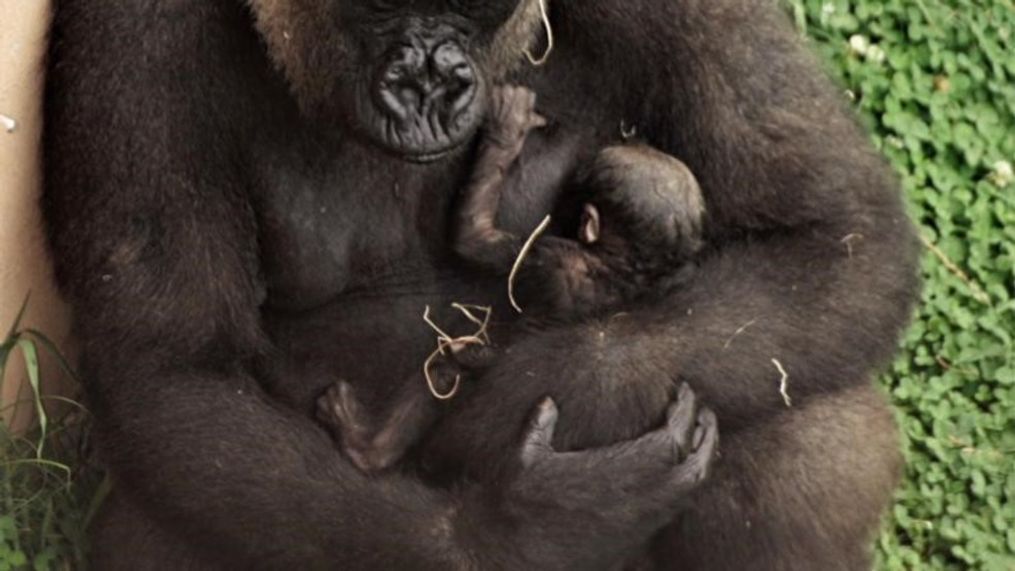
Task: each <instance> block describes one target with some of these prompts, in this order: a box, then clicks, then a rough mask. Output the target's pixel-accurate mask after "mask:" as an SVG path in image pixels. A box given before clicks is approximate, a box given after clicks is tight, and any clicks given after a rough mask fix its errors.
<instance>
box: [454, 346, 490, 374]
mask: <svg viewBox="0 0 1015 571" xmlns="http://www.w3.org/2000/svg"><path fill="white" fill-rule="evenodd" d="M496 357H497V351H496V350H495V349H494V348H493V347H490V346H489V345H480V344H478V343H469V344H461V345H452V346H451V359H453V360H454V362H455V363H457V364H458V365H460V366H461V367H462V368H463V369H466V370H468V371H471V372H481V371H484V370H486V369H488V368H490V366H491V365H492V364H493V361H494V359H496Z"/></svg>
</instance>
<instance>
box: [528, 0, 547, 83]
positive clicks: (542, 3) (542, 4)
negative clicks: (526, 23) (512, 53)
mask: <svg viewBox="0 0 1015 571" xmlns="http://www.w3.org/2000/svg"><path fill="white" fill-rule="evenodd" d="M537 1H538V2H539V15H540V17H541V18H542V20H543V28H545V29H546V51H544V52H543V55H541V56H539V57H538V58H537V57H535V56H533V55H532V51H531V50H529V48H525V57H527V58H529V63H531V64H532V65H534V66H536V67H539V66H541V65H544V64H545V63H546V62H547V60H549V59H550V53H552V52H553V48H554V39H553V26H552V25H551V24H550V14H549V12H547V10H546V0H537Z"/></svg>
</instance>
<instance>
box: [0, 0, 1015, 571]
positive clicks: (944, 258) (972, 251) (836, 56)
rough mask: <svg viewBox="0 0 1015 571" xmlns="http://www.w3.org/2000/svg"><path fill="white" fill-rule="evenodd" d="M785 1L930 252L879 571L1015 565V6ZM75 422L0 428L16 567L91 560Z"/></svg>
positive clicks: (1004, 2) (88, 500)
mask: <svg viewBox="0 0 1015 571" xmlns="http://www.w3.org/2000/svg"><path fill="white" fill-rule="evenodd" d="M586 1H594V0H586ZM783 1H784V3H785V4H786V5H787V8H788V9H789V11H790V13H791V14H792V16H793V17H794V19H795V21H796V23H797V26H798V27H799V29H800V31H801V33H802V34H805V35H807V36H808V37H810V38H811V39H812V40H813V41H814V43H815V44H816V46H817V48H818V49H819V51H821V52H822V53H823V55H824V56H825V59H826V61H827V62H828V64H829V66H828V67H829V71H830V73H832V74H833V75H835V76H837V77H838V78H839V79H840V81H841V82H842V85H843V87H844V89H846V90H848V95H849V96H850V97H851V99H852V100H853V104H854V106H855V107H856V109H857V111H858V112H859V113H860V115H861V117H862V120H863V121H864V123H865V124H866V126H867V127H868V128H869V130H870V131H871V133H872V137H873V140H874V143H875V144H876V145H877V146H878V148H879V149H881V150H882V151H883V152H884V154H885V155H886V156H887V157H888V159H889V160H890V161H891V163H892V165H893V166H894V167H895V169H896V170H897V172H898V173H899V175H900V177H901V180H902V182H903V185H904V187H905V191H906V195H907V197H908V198H909V204H910V207H911V213H912V215H913V218H914V219H915V220H917V221H918V223H919V225H920V228H921V231H922V234H923V237H924V239H925V242H926V244H927V255H926V256H925V258H924V261H923V275H924V280H925V284H924V285H925V290H924V294H923V304H922V305H921V308H920V310H919V314H918V315H917V318H916V322H915V323H914V325H913V327H912V328H911V329H910V331H909V333H908V334H907V335H906V337H905V339H904V341H903V344H902V349H901V352H900V355H899V357H898V359H897V360H896V361H895V363H894V365H893V366H892V368H891V370H890V371H889V372H887V373H886V374H885V375H883V376H882V378H881V383H882V384H883V386H884V387H885V389H886V391H887V392H888V394H889V395H890V397H891V400H892V402H893V403H894V405H895V407H896V410H897V412H898V420H899V425H900V427H901V431H902V435H903V444H904V448H905V454H906V458H907V461H908V462H907V469H906V470H907V471H906V481H905V482H904V485H903V488H902V489H901V490H900V491H899V493H898V495H897V499H896V503H895V505H894V507H893V509H892V511H891V513H890V515H889V518H888V521H886V524H885V527H884V530H883V532H882V533H881V536H880V538H879V539H878V543H877V550H878V567H879V569H885V570H899V569H907V570H908V569H914V570H916V569H919V570H923V569H931V570H936V569H949V570H951V569H983V570H989V571H1015V341H1013V337H1015V173H1013V172H1012V171H1013V163H1015V6H1013V3H1012V0H886V1H882V0H783ZM32 337H33V335H32V332H24V333H21V334H17V335H15V334H12V335H11V336H9V337H8V338H7V339H5V340H2V339H0V374H2V364H3V361H6V357H7V355H8V354H9V353H10V352H11V351H13V350H14V349H15V348H16V346H17V347H20V348H21V349H23V350H24V349H25V348H26V347H27V346H29V345H32V344H33V343H34V342H35V341H38V342H40V343H44V342H45V340H44V338H41V336H38V335H35V336H34V337H35V338H34V340H33V339H32ZM19 344H20V345H19ZM32 347H33V348H32V349H30V352H34V351H35V349H34V345H32ZM33 359H34V358H33ZM33 359H29V361H32V360H33ZM39 398H40V397H39V396H38V394H36V395H35V399H36V402H38V399H39ZM9 404H10V403H8V405H9ZM74 424H76V422H74V421H71V422H70V423H68V422H66V421H60V420H57V421H55V422H51V426H50V427H49V430H50V433H51V437H50V438H49V439H48V440H49V441H51V442H53V443H54V445H51V446H50V447H49V448H48V449H47V450H49V453H48V454H46V455H44V454H43V449H41V448H40V442H37V441H35V440H33V439H32V438H24V437H19V436H15V435H11V434H9V433H7V432H6V431H4V430H3V428H2V427H0V570H3V569H12V568H22V567H28V566H30V567H33V568H35V569H40V570H42V569H49V568H69V567H73V566H74V565H75V562H80V560H81V557H82V553H83V549H84V545H83V542H82V537H83V536H82V530H83V528H84V526H85V525H86V524H87V521H88V519H89V516H90V514H91V513H93V512H94V508H95V505H96V504H97V502H98V501H99V499H100V498H101V497H102V495H103V493H102V491H101V488H99V487H97V485H96V483H95V478H94V477H91V478H89V477H87V474H88V471H87V470H85V469H82V468H79V467H78V466H77V465H79V464H82V463H81V461H80V456H75V453H74V452H73V450H71V451H70V452H69V453H68V452H67V447H66V446H64V452H63V453H60V452H59V451H60V447H59V446H56V445H55V444H56V443H58V442H59V440H58V439H57V438H53V435H57V434H59V433H60V431H61V430H64V429H67V428H69V427H73V425H74ZM68 425H70V426H68ZM97 489H98V490H99V491H96V490H97Z"/></svg>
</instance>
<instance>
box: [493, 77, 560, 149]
mask: <svg viewBox="0 0 1015 571" xmlns="http://www.w3.org/2000/svg"><path fill="white" fill-rule="evenodd" d="M544 125H546V119H544V118H543V117H542V116H541V115H539V114H538V113H536V94H535V93H533V92H532V90H530V89H528V88H525V87H520V86H515V85H502V86H497V87H494V88H493V90H492V93H491V94H490V111H489V116H488V117H487V121H486V139H485V142H486V143H487V144H489V145H493V146H496V147H498V148H500V149H502V150H503V151H504V160H505V161H506V162H505V164H504V165H502V166H506V165H507V164H510V163H511V162H512V161H514V159H515V158H517V157H518V154H519V153H521V151H522V146H523V145H524V144H525V138H526V137H527V136H528V134H529V131H531V130H532V129H537V128H539V127H543V126H544Z"/></svg>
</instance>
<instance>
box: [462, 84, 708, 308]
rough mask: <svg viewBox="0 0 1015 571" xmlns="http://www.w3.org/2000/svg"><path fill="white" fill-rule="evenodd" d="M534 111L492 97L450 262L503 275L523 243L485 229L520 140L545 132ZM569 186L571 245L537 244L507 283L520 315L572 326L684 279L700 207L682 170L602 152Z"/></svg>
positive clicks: (673, 163)
mask: <svg viewBox="0 0 1015 571" xmlns="http://www.w3.org/2000/svg"><path fill="white" fill-rule="evenodd" d="M534 104H535V95H534V94H533V93H532V92H531V91H529V90H527V89H525V88H521V87H501V88H498V89H496V90H495V91H494V93H493V102H492V105H491V118H490V119H489V121H488V124H487V131H486V136H485V138H484V139H483V141H482V143H481V148H480V154H479V158H478V161H477V164H476V168H475V170H474V172H473V176H472V180H471V182H470V184H469V186H468V188H467V189H466V192H465V195H464V197H463V205H462V207H461V209H460V210H459V213H458V235H457V239H456V241H455V249H456V251H457V252H458V254H459V255H461V256H462V257H463V258H464V259H465V260H467V261H470V262H472V263H474V264H476V265H478V266H480V267H483V268H486V269H489V270H492V271H495V272H498V273H503V274H507V273H508V272H509V271H510V270H511V269H512V268H513V266H514V265H515V262H516V261H517V260H518V258H519V256H520V255H521V250H522V248H523V245H524V239H523V238H522V237H519V236H516V235H514V234H511V233H508V232H506V231H504V230H501V229H499V228H497V227H496V226H495V223H494V221H495V219H496V216H497V209H498V206H499V204H500V200H501V194H502V189H503V186H504V184H503V183H504V175H505V173H506V172H507V171H508V170H509V169H510V167H511V166H512V165H513V164H514V162H515V160H516V159H517V158H518V155H519V153H520V152H521V149H522V146H523V144H524V141H525V138H526V135H527V134H528V132H529V131H530V130H531V129H533V128H536V127H540V126H542V125H543V124H544V123H545V122H544V120H543V119H542V117H540V116H539V115H538V114H536V112H535V111H534ZM576 182H577V184H575V185H574V186H575V193H574V194H575V195H576V198H577V199H578V200H579V201H580V202H583V203H584V204H583V205H582V208H581V210H582V212H581V218H580V221H579V224H578V229H577V238H578V240H577V241H573V240H567V239H564V238H558V237H555V236H548V237H545V238H540V239H539V240H537V241H536V242H535V243H534V244H533V246H532V249H531V250H530V251H529V252H527V253H526V254H525V256H524V259H523V260H522V263H521V264H520V266H519V269H518V273H517V276H516V280H514V281H517V283H518V297H519V299H520V300H522V301H524V303H522V305H523V306H524V307H525V309H526V310H531V311H530V313H534V314H535V315H536V318H537V319H538V320H541V321H542V320H548V319H564V320H568V319H570V320H575V319H579V318H583V317H587V316H589V315H595V314H600V313H602V312H605V311H615V310H617V309H619V308H621V307H622V306H623V305H624V304H625V303H630V302H633V301H636V300H637V299H639V298H643V297H645V296H646V295H659V294H664V293H665V292H667V291H668V290H670V289H671V288H672V287H674V286H675V285H677V284H679V283H680V282H681V281H682V280H684V279H686V277H687V273H688V272H689V270H690V269H691V265H690V264H689V263H688V262H689V260H690V259H691V257H692V256H693V255H694V254H695V253H697V252H698V250H700V249H701V246H702V241H701V222H702V215H703V214H704V203H703V199H702V195H701V189H700V188H699V187H698V183H697V181H696V180H695V178H694V176H693V175H692V174H691V171H690V169H688V168H687V166H686V165H684V163H682V162H680V161H678V160H677V159H675V158H673V157H671V156H669V155H666V154H664V153H661V152H659V151H657V150H655V149H653V148H651V147H648V146H645V145H618V146H611V147H607V148H606V149H604V150H602V151H600V152H599V154H598V155H597V156H596V157H595V159H594V160H593V161H592V164H591V165H590V166H589V167H588V168H587V169H585V172H584V173H583V174H582V175H580V176H579V177H578V180H577V181H576ZM512 301H514V299H512Z"/></svg>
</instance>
